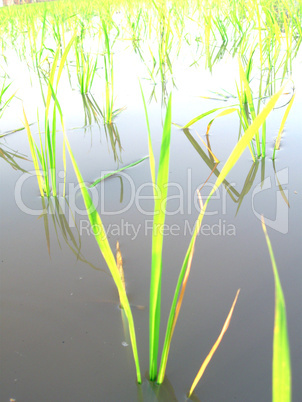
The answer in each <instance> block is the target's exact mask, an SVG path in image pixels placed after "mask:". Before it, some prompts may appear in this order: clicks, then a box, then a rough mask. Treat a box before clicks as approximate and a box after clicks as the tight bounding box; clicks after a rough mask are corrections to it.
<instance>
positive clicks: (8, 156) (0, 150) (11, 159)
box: [0, 143, 29, 173]
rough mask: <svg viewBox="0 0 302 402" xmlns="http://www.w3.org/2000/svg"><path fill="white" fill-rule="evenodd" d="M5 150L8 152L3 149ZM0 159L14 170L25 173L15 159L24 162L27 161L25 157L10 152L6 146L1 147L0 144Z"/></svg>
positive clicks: (12, 151)
mask: <svg viewBox="0 0 302 402" xmlns="http://www.w3.org/2000/svg"><path fill="white" fill-rule="evenodd" d="M4 147H5V148H7V149H8V150H6V149H4ZM0 158H2V159H4V160H5V162H7V163H8V164H10V166H11V167H12V168H13V169H14V170H20V171H21V172H24V173H27V171H26V170H24V169H23V168H22V167H21V166H20V165H19V164H18V162H17V161H16V159H21V160H24V161H29V160H28V159H27V158H26V155H23V154H21V153H19V152H17V151H14V150H12V149H11V148H9V147H8V146H6V145H3V144H1V143H0Z"/></svg>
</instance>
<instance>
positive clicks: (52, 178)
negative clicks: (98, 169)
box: [23, 35, 75, 197]
mask: <svg viewBox="0 0 302 402" xmlns="http://www.w3.org/2000/svg"><path fill="white" fill-rule="evenodd" d="M74 40H75V35H74V36H73V37H72V38H71V40H70V41H69V43H68V45H67V46H66V48H65V50H64V52H63V54H62V57H61V60H60V63H59V65H58V61H59V52H60V49H59V48H58V49H57V51H56V53H55V55H54V61H53V64H52V68H51V71H50V75H49V77H45V79H46V81H47V84H48V87H47V95H46V97H45V98H44V99H45V113H44V122H45V136H44V142H43V141H42V135H41V131H40V127H39V143H40V144H39V146H38V145H37V144H36V143H35V141H34V139H33V136H32V134H31V131H30V127H29V124H28V121H27V118H26V114H25V111H24V113H23V114H24V125H25V128H26V131H27V135H28V140H29V144H30V151H31V155H32V158H33V162H34V166H35V170H36V173H37V178H38V185H39V190H40V194H41V196H42V197H43V196H44V195H46V196H47V197H49V196H50V195H51V193H52V195H53V196H54V197H55V196H56V195H57V184H56V131H57V118H56V116H57V115H56V113H57V112H56V110H57V106H56V102H55V101H54V105H53V113H52V122H51V123H50V119H49V110H50V106H51V99H52V98H56V97H55V92H56V91H57V89H58V84H59V81H60V77H61V74H62V71H63V68H64V65H65V62H66V59H67V55H68V52H69V50H70V48H71V46H72V44H73V41H74ZM57 67H58V71H57V74H56V70H57ZM38 120H39V119H38ZM61 124H62V129H63V131H64V130H65V128H64V122H63V120H62V119H61ZM63 162H64V173H65V172H66V163H65V145H63ZM40 166H41V170H42V171H40ZM64 176H66V175H65V174H64ZM63 196H65V181H64V191H63Z"/></svg>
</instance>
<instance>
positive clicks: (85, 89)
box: [75, 41, 97, 94]
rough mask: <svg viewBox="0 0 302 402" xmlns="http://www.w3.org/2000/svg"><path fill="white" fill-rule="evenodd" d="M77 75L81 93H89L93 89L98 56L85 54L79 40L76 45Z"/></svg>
mask: <svg viewBox="0 0 302 402" xmlns="http://www.w3.org/2000/svg"><path fill="white" fill-rule="evenodd" d="M75 50H76V52H75V54H76V66H77V77H78V83H79V86H80V92H81V94H87V93H89V92H90V90H91V86H92V83H93V80H94V76H95V73H96V70H97V57H95V58H93V57H92V56H91V55H90V54H85V53H84V50H83V47H82V45H80V44H79V43H78V41H77V43H76V45H75Z"/></svg>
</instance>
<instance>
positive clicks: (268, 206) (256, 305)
mask: <svg viewBox="0 0 302 402" xmlns="http://www.w3.org/2000/svg"><path fill="white" fill-rule="evenodd" d="M118 57H120V60H122V57H126V56H125V55H124V56H123V55H119V56H118ZM234 63H235V62H234V61H231V60H228V62H227V64H223V63H222V64H220V65H218V66H215V68H214V72H213V74H212V75H211V74H209V73H206V72H203V75H202V79H200V81H198V80H197V77H200V76H201V75H200V74H201V70H198V69H196V70H194V69H191V70H190V74H188V70H187V71H184V70H183V66H182V65H180V66H179V69H178V68H177V67H176V70H177V73H178V74H179V75H177V77H178V80H177V84H178V90H176V89H175V90H174V92H173V122H175V123H186V122H187V121H188V120H189V119H191V118H193V117H194V116H196V115H197V114H200V113H202V112H204V111H206V110H209V109H211V108H214V107H219V106H221V104H220V103H215V102H214V101H209V100H200V99H197V98H196V97H195V96H194V95H197V94H199V95H200V94H201V93H203V94H204V93H206V92H207V90H211V89H213V87H214V88H215V89H218V88H224V89H226V90H228V89H229V88H227V85H229V86H233V88H234V81H235V77H234V76H233V75H232V68H233V65H234ZM296 66H297V67H296V69H297V70H296V71H294V74H293V79H294V81H295V86H296V93H297V96H296V101H295V103H294V105H293V108H292V111H291V113H290V115H289V118H288V121H287V123H286V127H285V135H284V138H283V140H282V144H281V150H280V151H279V152H278V154H277V159H276V162H275V165H273V163H272V160H271V154H272V146H273V136H274V135H276V133H277V131H278V127H279V125H280V120H281V118H282V114H281V115H280V113H278V111H279V110H278V109H277V110H276V111H274V112H273V115H272V117H270V118H269V123H268V127H270V128H269V132H270V136H269V138H268V155H269V156H268V157H267V158H266V159H265V160H264V161H259V162H258V163H256V164H255V163H254V164H253V162H252V159H251V156H250V154H249V152H248V150H247V151H246V152H245V153H244V155H243V156H242V158H241V159H240V161H239V162H238V164H237V165H236V167H235V168H234V169H233V170H232V172H231V173H230V175H229V177H228V178H227V180H228V187H229V189H230V190H229V192H228V191H226V187H221V189H220V191H219V192H217V194H216V196H215V197H214V198H213V199H212V201H211V203H210V204H209V208H208V213H207V216H206V217H205V219H204V222H203V226H202V229H201V233H200V235H199V237H198V239H197V245H196V250H195V255H194V260H193V265H192V270H191V274H190V278H189V282H188V286H187V290H186V295H185V299H184V304H183V307H182V310H181V313H180V317H179V321H178V323H177V326H176V330H175V335H174V339H173V342H172V346H171V352H170V357H169V361H168V366H167V377H166V380H165V383H164V385H163V386H162V387H161V388H158V387H156V386H154V385H152V384H150V383H149V382H148V381H147V379H146V377H145V373H146V372H147V368H148V303H149V301H148V298H149V287H148V284H149V277H150V258H151V224H152V208H153V203H152V201H151V199H150V195H151V188H150V185H149V184H150V170H149V164H148V160H145V161H144V162H142V163H141V164H139V165H137V166H135V167H133V168H131V169H128V170H126V171H125V172H124V173H123V174H119V175H116V176H114V177H111V178H109V179H107V180H105V181H104V182H103V183H102V184H99V185H98V186H96V188H95V190H94V191H93V192H92V194H93V196H94V199H95V201H96V203H97V204H98V210H99V212H100V213H101V215H102V218H103V221H104V225H105V228H106V230H107V233H108V237H109V241H110V244H111V246H112V248H115V245H116V241H119V243H120V248H121V252H122V256H123V261H124V270H125V278H126V286H127V293H128V295H129V299H130V302H131V304H132V306H133V315H134V321H135V325H136V331H137V338H138V349H139V354H140V362H141V368H142V373H143V376H144V381H143V384H142V385H141V386H138V385H137V384H136V382H135V372H134V365H133V361H132V354H131V347H130V340H129V334H128V333H127V329H126V325H125V321H124V316H123V312H122V311H121V310H120V309H119V307H118V306H119V300H118V295H117V292H116V289H115V286H114V283H113V281H112V279H111V278H110V275H109V274H108V271H107V268H106V266H105V263H104V261H103V259H102V257H101V255H100V252H99V250H98V248H97V245H96V242H95V240H94V238H93V236H92V234H91V229H90V227H89V225H88V221H87V216H86V214H85V212H84V207H83V203H82V200H81V196H80V194H79V192H78V191H77V182H76V179H75V176H74V174H73V171H72V167H71V166H70V164H69V165H68V169H67V171H68V176H67V201H68V204H67V203H66V201H65V200H64V199H62V198H59V200H58V201H57V203H56V201H55V200H54V199H50V200H49V201H47V200H45V204H46V205H44V206H43V203H42V200H41V198H40V197H39V195H38V187H37V183H36V179H35V177H33V176H30V175H28V174H26V173H23V172H22V171H20V170H15V169H13V167H12V166H11V164H9V163H7V161H6V160H4V159H3V158H2V159H1V189H2V191H1V243H0V244H1V260H0V264H1V300H2V301H1V316H2V318H1V321H2V325H1V354H2V356H1V372H2V376H1V377H2V384H1V391H0V395H1V398H0V399H1V401H9V400H10V398H13V399H15V400H16V401H46V402H48V401H49V402H54V401H76V402H81V401H91V402H94V401H134V400H138V401H156V400H161V401H174V400H175V401H176V400H178V401H181V400H185V394H186V392H187V391H188V389H189V387H190V386H191V383H192V381H193V378H194V376H195V375H196V372H197V370H198V368H199V367H200V365H201V363H202V361H203V359H204V358H205V357H206V355H207V353H208V352H209V350H210V349H211V347H212V345H213V343H214V342H215V341H216V339H217V337H218V335H219V332H220V330H221V328H222V326H223V323H224V320H225V319H226V316H227V314H228V311H229V309H230V307H231V304H232V302H233V299H234V297H235V294H236V291H237V289H239V288H240V289H241V291H240V296H239V300H238V303H237V306H236V308H235V312H234V315H233V318H232V321H231V325H230V328H229V330H228V332H227V334H226V335H225V337H224V339H223V342H222V344H221V346H220V347H219V349H218V351H217V353H216V354H215V356H214V358H213V360H212V362H211V363H210V365H209V367H208V368H207V370H206V372H205V374H204V377H203V379H202V381H201V382H200V384H199V386H198V388H197V390H196V392H195V394H196V400H199V399H200V400H203V401H213V402H214V401H215V402H217V401H245V402H248V401H251V402H252V401H269V400H270V399H271V360H272V336H273V319H274V280H273V274H272V269H271V265H270V260H269V255H268V251H267V247H266V244H265V240H264V236H263V232H262V229H261V224H260V214H263V215H264V216H265V217H266V218H267V225H268V229H269V235H270V238H271V242H272V245H273V248H274V251H275V257H276V261H277V264H278V268H279V274H280V278H281V282H282V286H283V290H284V294H285V300H286V303H287V314H288V327H289V338H290V345H291V354H292V375H293V401H298V400H299V395H301V391H302V389H301V383H300V378H301V375H302V367H301V361H302V356H301V350H302V348H301V334H302V325H301V318H300V306H301V290H302V289H301V284H302V277H301V263H300V261H301V246H300V244H301V227H302V213H301V197H302V183H301V159H300V155H301V145H302V144H301V132H300V131H301V113H300V111H301V105H302V96H301V89H302V82H301V78H300V77H299V75H298V74H295V72H296V73H297V71H298V69H299V63H298V62H297V63H296ZM16 70H17V68H16ZM223 70H225V71H228V77H229V80H228V82H227V83H226V80H222V79H221V77H222V75H221V71H223ZM25 74H26V72H25ZM125 74H126V73H125V71H124V69H123V70H120V71H119V70H117V74H116V77H117V78H116V79H117V85H116V92H117V99H118V103H119V105H117V106H123V105H127V109H126V110H125V111H123V112H122V113H121V114H120V116H119V117H118V118H117V119H116V128H117V129H118V132H119V135H120V141H121V147H119V146H118V145H117V146H115V147H112V142H111V141H110V136H109V137H108V138H106V134H105V131H104V128H103V126H102V124H101V125H100V127H98V125H97V124H91V125H90V126H89V127H88V126H86V127H85V128H83V124H84V120H85V118H84V113H83V107H82V98H81V95H80V94H79V93H78V91H76V90H73V91H72V90H71V89H70V88H69V87H68V85H67V84H68V82H67V83H66V86H65V87H64V89H63V88H62V93H64V98H63V97H62V96H61V99H62V107H63V110H64V116H65V120H66V126H67V128H68V136H69V139H70V141H71V145H72V148H73V150H74V153H75V157H76V159H77V162H78V164H79V167H80V169H81V171H82V174H83V176H84V178H85V180H87V182H90V183H91V182H92V181H93V180H94V179H96V178H98V177H100V176H101V175H102V174H104V172H106V171H111V170H114V169H117V168H118V167H121V166H125V165H127V164H129V163H131V162H134V161H135V160H138V159H140V158H142V157H143V156H145V155H147V154H148V145H147V132H146V125H145V120H144V114H143V106H142V101H141V97H140V94H139V88H138V83H137V78H136V73H134V72H133V71H132V73H131V68H129V70H128V71H127V77H128V79H127V80H125V79H124V77H125ZM16 77H17V75H16ZM19 80H20V77H19ZM24 81H26V80H24ZM196 82H198V85H196V84H195V85H194V83H196ZM230 83H231V84H230ZM144 88H145V90H146V91H151V90H152V88H150V86H148V85H147V84H145V86H144ZM188 88H193V89H192V90H191V91H189V90H188ZM21 91H22V89H21ZM38 92H39V88H38V87H36V86H35V85H34V87H33V88H31V89H30V92H28V91H27V90H26V89H24V92H23V96H24V104H25V107H26V108H27V112H28V115H29V119H30V121H32V122H33V123H34V122H35V114H36V109H35V108H36V107H37V105H36V104H33V102H32V101H30V99H31V100H32V99H34V98H33V96H34V94H36V93H38ZM157 95H158V99H159V102H158V103H156V102H154V101H153V102H152V103H151V105H150V107H149V110H150V121H151V131H152V136H153V142H154V148H155V151H156V156H157V159H158V155H159V148H160V140H161V130H162V126H161V120H162V112H161V110H160V97H161V94H160V91H158V93H157ZM96 98H97V95H96ZM282 110H284V109H282ZM16 116H17V119H16ZM19 116H21V113H20V109H19V105H16V106H15V107H11V108H10V109H9V110H7V113H6V114H5V118H4V119H3V126H2V128H1V130H2V133H3V132H5V131H8V130H13V129H15V128H17V127H19V126H20V123H19V122H20V120H19ZM280 116H281V117H280ZM207 123H208V120H207V121H205V122H203V121H201V122H200V123H198V124H196V130H197V132H198V134H200V135H201V136H202V138H203V139H204V140H206V138H205V135H204V134H205V129H206V124H207ZM194 127H195V126H194ZM37 130H38V129H37V125H36V123H34V125H33V126H32V131H33V133H35V135H37ZM237 136H238V121H237V118H236V116H235V115H234V116H232V115H230V116H226V117H225V118H224V120H223V119H221V120H220V121H219V120H217V121H216V122H215V123H214V124H213V128H212V130H211V134H210V136H209V139H210V145H211V149H212V151H213V152H214V154H215V155H216V156H217V157H218V158H219V160H220V161H221V162H220V164H219V165H218V169H219V170H221V167H222V166H223V164H224V162H225V161H226V159H227V157H228V155H229V154H230V152H231V150H232V148H233V146H234V144H235V143H236V140H237ZM58 142H60V140H58ZM196 144H197V145H196ZM8 147H9V148H8ZM1 148H2V149H3V150H6V151H9V152H12V153H13V154H14V153H15V152H18V153H21V154H24V155H26V156H27V157H28V158H29V159H31V158H30V152H29V147H28V144H27V139H26V134H25V132H24V131H21V132H17V133H14V134H11V135H9V136H6V137H4V138H3V139H2V140H1ZM15 160H16V161H17V162H18V163H19V165H21V166H22V168H23V169H25V170H29V171H30V170H32V169H33V165H32V163H31V162H27V161H24V160H21V159H16V158H15ZM60 161H61V148H60V147H59V146H58V164H59V165H58V171H60V169H62V165H61V162H60ZM212 169H213V164H212V161H211V157H210V156H209V154H208V151H207V150H206V148H205V147H204V145H203V144H202V142H201V141H200V140H199V138H198V136H197V134H196V132H195V131H194V130H191V132H190V133H187V135H186V134H185V133H184V132H183V131H181V130H179V129H177V128H176V127H175V126H173V128H172V145H171V163H170V182H171V185H170V187H169V200H168V204H167V209H168V211H169V214H168V216H167V219H166V223H167V226H166V228H165V237H164V255H163V280H162V305H163V308H162V323H163V324H162V337H161V341H162V340H163V333H164V328H165V323H166V320H167V316H168V313H169V307H170V304H171V301H172V297H173V292H174V288H175V284H176V281H177V276H178V273H179V270H180V267H181V264H182V261H183V258H184V255H185V252H186V249H187V246H188V244H189V241H190V231H191V230H192V228H193V225H194V221H195V219H196V217H197V215H198V211H197V204H198V203H197V201H196V189H197V188H199V187H201V186H202V185H203V184H204V183H205V182H206V180H207V179H208V177H209V175H210V173H211V170H212ZM58 175H59V174H58ZM215 177H216V176H214V174H213V175H212V176H211V177H210V179H209V180H208V182H207V184H206V185H205V186H204V187H203V189H202V194H203V195H206V194H207V193H209V189H210V187H211V185H213V183H214V182H215ZM58 180H59V182H60V184H62V179H61V178H60V177H58ZM261 183H262V184H261ZM280 186H281V187H280ZM281 189H282V191H281ZM284 196H286V199H287V202H286V201H285V197H284ZM287 203H288V204H289V207H288V205H287ZM46 207H47V213H44V214H43V208H46ZM62 211H64V213H62ZM198 398H199V399H198Z"/></svg>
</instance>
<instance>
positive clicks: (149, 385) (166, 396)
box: [137, 373, 199, 402]
mask: <svg viewBox="0 0 302 402" xmlns="http://www.w3.org/2000/svg"><path fill="white" fill-rule="evenodd" d="M145 377H146V379H145V380H144V381H143V382H142V384H137V400H138V401H139V402H146V401H154V402H155V401H169V402H170V401H171V402H177V401H178V399H177V398H176V395H175V391H174V388H173V386H172V384H171V382H170V381H169V379H168V377H167V375H166V376H165V380H164V382H163V383H162V384H161V385H158V384H156V382H152V381H149V380H148V377H149V373H146V374H145ZM195 400H196V402H197V401H199V399H195Z"/></svg>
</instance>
